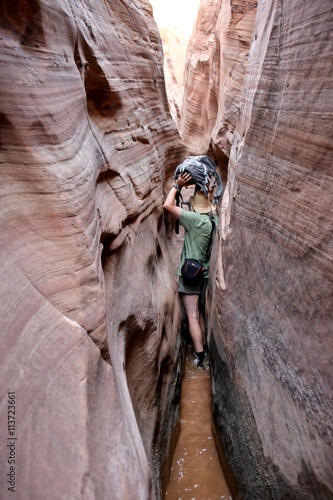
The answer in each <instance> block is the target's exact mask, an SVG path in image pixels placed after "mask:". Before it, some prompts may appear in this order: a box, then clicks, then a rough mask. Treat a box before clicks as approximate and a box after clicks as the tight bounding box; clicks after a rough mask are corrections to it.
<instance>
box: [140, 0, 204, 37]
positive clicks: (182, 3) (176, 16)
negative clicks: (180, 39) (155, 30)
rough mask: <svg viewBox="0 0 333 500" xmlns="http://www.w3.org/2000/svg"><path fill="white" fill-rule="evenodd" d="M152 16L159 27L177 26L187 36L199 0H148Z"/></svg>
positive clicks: (191, 26)
mask: <svg viewBox="0 0 333 500" xmlns="http://www.w3.org/2000/svg"><path fill="white" fill-rule="evenodd" d="M149 1H150V3H151V5H152V6H153V11H154V18H155V21H156V23H157V25H158V27H159V28H160V29H161V28H179V29H180V30H181V31H182V32H183V34H184V35H185V36H186V37H187V38H189V37H190V36H191V33H192V28H193V24H194V22H195V19H196V16H197V12H198V9H199V4H200V0H149Z"/></svg>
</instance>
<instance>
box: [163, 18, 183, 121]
mask: <svg viewBox="0 0 333 500" xmlns="http://www.w3.org/2000/svg"><path fill="white" fill-rule="evenodd" d="M160 33H161V38H162V42H163V51H164V73H165V84H166V91H167V95H168V101H169V107H170V112H171V115H172V118H173V120H174V121H175V123H176V124H177V127H180V120H181V116H180V112H181V107H182V101H183V94H184V70H185V57H186V50H187V42H188V40H187V38H186V37H185V35H184V34H183V33H182V31H181V30H179V29H177V28H161V29H160Z"/></svg>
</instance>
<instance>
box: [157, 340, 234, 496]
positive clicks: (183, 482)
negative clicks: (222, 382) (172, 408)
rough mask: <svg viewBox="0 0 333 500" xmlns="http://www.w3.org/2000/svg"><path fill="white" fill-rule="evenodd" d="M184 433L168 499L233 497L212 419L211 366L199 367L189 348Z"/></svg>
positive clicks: (182, 416) (183, 400)
mask: <svg viewBox="0 0 333 500" xmlns="http://www.w3.org/2000/svg"><path fill="white" fill-rule="evenodd" d="M180 425H181V430H180V436H179V439H178V442H177V446H176V449H175V453H174V456H173V460H172V468H171V477H170V481H169V484H168V486H167V490H166V495H165V498H166V500H176V499H178V500H180V499H181V500H191V499H193V498H205V499H206V500H209V499H223V500H231V499H232V498H236V496H234V497H232V496H231V493H230V490H229V487H228V484H227V481H226V479H225V476H224V472H223V469H222V467H221V463H220V460H219V457H218V454H217V451H216V447H215V443H214V436H213V432H212V422H211V379H210V369H209V365H208V367H207V369H206V370H201V369H198V368H197V366H196V365H195V363H194V362H193V349H192V348H190V347H188V348H187V351H186V358H185V373H184V378H183V381H182V396H181V402H180Z"/></svg>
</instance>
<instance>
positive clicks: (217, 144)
mask: <svg viewBox="0 0 333 500" xmlns="http://www.w3.org/2000/svg"><path fill="white" fill-rule="evenodd" d="M206 5H208V3H207V2H206V1H202V2H201V10H200V13H199V16H200V15H201V16H202V17H201V18H200V17H199V18H198V21H197V26H198V27H200V30H199V33H198V36H196V35H195V34H194V36H193V38H192V41H191V44H190V45H191V49H190V50H192V52H190V53H189V54H188V60H187V70H188V74H187V77H186V87H185V96H184V105H183V113H182V120H183V122H182V128H181V133H182V137H183V138H184V140H185V142H186V144H187V145H188V146H189V148H190V150H191V151H194V150H195V149H196V148H197V147H199V149H200V150H201V149H206V150H208V149H209V150H210V151H212V152H213V153H215V155H216V157H217V159H219V160H220V162H222V163H223V162H224V158H225V157H227V158H228V186H227V193H226V194H227V195H228V197H227V199H228V206H227V210H226V219H225V225H224V227H223V228H222V231H221V238H220V243H221V248H219V249H218V248H217V247H216V249H215V252H216V259H217V260H216V269H215V271H216V279H215V280H213V281H214V282H213V283H212V284H211V287H210V300H211V308H210V311H209V318H210V325H209V330H210V333H209V343H210V350H211V360H212V376H213V398H214V408H213V410H214V418H215V424H216V428H217V432H218V435H219V437H220V438H221V442H222V443H223V446H224V447H225V450H226V453H227V457H228V460H229V463H230V465H231V467H232V469H233V472H234V474H235V477H236V480H237V483H238V487H239V491H240V494H241V497H242V498H244V499H251V500H253V499H267V498H274V499H277V498H279V499H281V498H285V499H304V498H307V499H310V498H311V499H316V500H317V499H331V498H333V475H332V470H333V437H332V432H333V429H332V415H333V401H332V394H333V391H332V388H333V380H332V374H333V371H332V355H333V339H332V324H333V317H332V314H333V307H332V306H333V294H332V290H333V286H332V282H333V265H332V264H333V241H332V234H333V232H332V230H333V209H332V193H333V181H332V137H333V127H332V112H333V109H332V90H333V59H332V47H333V32H332V29H331V28H332V23H333V10H332V2H331V1H330V0H324V1H321V2H310V1H308V0H306V1H305V2H297V1H296V0H290V1H288V2H283V1H282V0H273V1H272V2H268V1H264V0H262V1H260V2H258V6H256V4H255V3H254V2H246V1H237V0H235V1H232V2H229V1H225V0H221V1H220V2H218V1H214V2H211V3H210V5H211V6H212V9H211V10H210V9H208V8H205V6H206ZM256 7H257V8H256ZM204 26H208V27H210V29H211V33H210V34H209V33H207V34H206V36H203V35H204V30H205V28H204ZM238 30H239V32H238ZM221 252H222V253H221ZM212 275H213V276H214V269H212Z"/></svg>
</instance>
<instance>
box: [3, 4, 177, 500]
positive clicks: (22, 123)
mask: <svg viewBox="0 0 333 500" xmlns="http://www.w3.org/2000/svg"><path fill="white" fill-rule="evenodd" d="M0 21H1V33H0V45H1V50H0V54H1V56H0V60H1V79H0V96H1V97H0V101H1V102H0V113H1V115H0V120H1V128H0V162H1V171H0V176H1V182H0V186H1V188H0V209H1V222H0V231H1V261H0V269H1V299H0V311H1V344H2V348H1V370H0V385H1V406H0V409H1V414H0V416H1V429H2V430H1V432H2V440H1V444H0V457H1V471H2V473H1V477H0V481H1V482H0V491H1V494H0V496H1V498H2V499H5V498H12V497H13V493H12V492H11V491H8V487H9V486H10V485H9V484H6V474H7V473H9V464H8V462H7V458H8V451H9V449H8V448H7V447H6V444H7V441H6V439H7V437H10V436H9V434H8V435H7V409H8V408H7V407H8V403H7V391H10V392H15V397H16V408H17V413H16V421H15V426H16V427H15V431H14V432H15V435H14V436H15V437H16V438H17V441H16V443H17V448H16V449H17V454H16V463H15V467H16V469H15V473H16V477H15V484H16V495H17V496H16V498H19V499H28V498H34V499H36V500H42V499H44V498H48V499H51V500H53V499H54V500H79V499H80V500H82V499H98V500H101V499H110V498H112V499H121V500H123V499H124V498H141V499H147V498H153V497H154V490H155V493H156V495H157V497H159V495H160V492H161V489H160V484H159V479H158V474H159V469H160V466H161V464H162V465H163V464H164V463H165V461H166V460H167V456H168V450H169V439H170V433H171V430H172V428H173V426H174V425H175V422H176V421H177V408H176V403H177V398H178V395H179V394H178V393H179V373H178V368H177V366H178V365H177V359H178V346H177V340H176V338H177V336H176V333H177V328H178V309H177V306H175V305H174V298H175V295H176V291H175V288H174V281H173V276H172V273H171V272H170V261H169V255H168V251H167V248H166V238H165V233H164V223H163V214H162V209H161V205H162V202H163V199H164V191H163V186H164V172H165V170H166V169H168V168H169V169H170V168H173V167H174V166H175V165H177V163H179V157H180V155H181V154H182V147H181V145H180V141H179V137H178V134H177V132H176V128H175V125H174V123H173V121H172V120H171V116H170V114H169V111H168V105H167V98H166V94H165V85H164V79H163V70H162V64H163V60H162V59H163V56H162V50H161V42H160V39H159V36H158V32H157V28H156V25H155V23H154V22H153V19H152V12H151V7H150V5H149V4H148V2H144V1H138V0H137V1H136V2H130V1H117V0H115V1H112V2H101V1H92V0H85V1H84V2H76V1H71V2H69V1H67V0H56V1H54V0H53V1H50V0H43V1H42V0H40V1H37V0H36V1H32V0H31V1H19V0H5V1H3V2H1V6H0ZM171 166H172V167H171ZM132 403H133V404H132ZM152 485H153V487H154V488H153V487H152Z"/></svg>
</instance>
